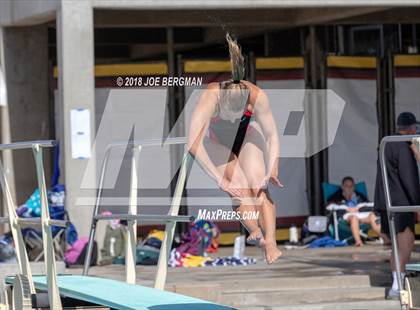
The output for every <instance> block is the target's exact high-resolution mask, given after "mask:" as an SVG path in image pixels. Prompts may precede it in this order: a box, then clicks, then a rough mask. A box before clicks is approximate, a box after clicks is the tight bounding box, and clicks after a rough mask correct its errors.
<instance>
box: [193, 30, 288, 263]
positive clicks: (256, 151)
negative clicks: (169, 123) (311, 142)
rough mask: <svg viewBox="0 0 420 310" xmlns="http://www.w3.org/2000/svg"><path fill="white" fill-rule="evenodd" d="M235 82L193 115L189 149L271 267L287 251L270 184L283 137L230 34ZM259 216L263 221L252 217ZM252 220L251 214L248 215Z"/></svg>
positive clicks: (217, 89) (213, 86)
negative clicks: (247, 76) (280, 240)
mask: <svg viewBox="0 0 420 310" xmlns="http://www.w3.org/2000/svg"><path fill="white" fill-rule="evenodd" d="M226 40H227V42H228V45H229V53H230V61H231V68H232V80H229V81H223V82H220V83H210V84H208V86H207V89H206V90H205V91H204V92H203V94H202V95H201V97H200V99H199V101H198V103H197V106H196V107H195V110H194V112H193V114H192V118H191V124H190V131H189V137H188V147H189V151H190V153H191V154H192V155H193V156H194V157H195V159H196V160H198V162H199V164H200V165H201V166H202V167H203V169H204V170H205V171H206V173H207V174H208V175H209V176H210V177H212V178H213V179H214V180H215V181H216V182H217V184H218V186H219V187H220V189H222V190H223V191H225V192H226V193H228V194H229V195H230V197H231V198H232V200H233V202H234V204H236V205H238V204H239V206H236V211H237V212H238V213H239V214H241V217H242V215H244V216H243V217H242V220H241V222H242V224H243V225H244V226H245V227H246V229H247V230H248V232H249V234H250V235H249V237H248V241H251V242H257V243H259V245H260V246H261V247H262V249H263V251H264V255H265V260H266V262H267V263H268V264H272V263H274V262H275V261H276V260H277V259H278V258H279V257H280V256H281V251H280V250H279V249H278V247H277V244H276V209H275V206H274V204H273V202H272V200H271V199H270V196H269V193H268V188H267V186H268V183H269V182H270V183H272V184H274V185H275V186H279V187H283V185H282V184H281V182H280V181H279V179H278V165H279V137H278V134H277V128H276V124H275V122H274V119H273V116H272V114H271V110H270V106H269V102H268V98H267V96H266V94H265V93H264V92H263V91H262V90H261V89H260V88H259V87H257V86H256V85H254V84H252V83H250V82H248V81H246V80H244V73H245V67H244V57H243V56H242V53H241V49H240V47H239V45H238V44H237V42H236V41H234V40H233V39H232V38H231V37H230V35H229V34H226ZM250 211H254V212H258V214H259V216H258V219H247V217H246V216H245V214H246V213H248V212H250ZM248 214H249V213H248Z"/></svg>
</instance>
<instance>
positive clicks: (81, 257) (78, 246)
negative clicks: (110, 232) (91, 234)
mask: <svg viewBox="0 0 420 310" xmlns="http://www.w3.org/2000/svg"><path fill="white" fill-rule="evenodd" d="M88 241H89V240H88V237H81V238H80V239H78V240H76V241H75V242H74V243H73V245H72V246H71V247H70V248H69V249H68V250H67V251H66V252H65V253H64V261H65V262H66V265H68V266H69V265H83V263H84V261H85V257H86V252H87V246H88ZM97 252H98V246H97V244H96V242H94V243H93V251H92V259H91V263H90V264H91V266H94V265H96V261H97V259H98V253H97Z"/></svg>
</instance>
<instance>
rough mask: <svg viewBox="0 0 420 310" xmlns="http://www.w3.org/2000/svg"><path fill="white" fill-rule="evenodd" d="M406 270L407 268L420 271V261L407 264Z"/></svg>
mask: <svg viewBox="0 0 420 310" xmlns="http://www.w3.org/2000/svg"><path fill="white" fill-rule="evenodd" d="M405 270H407V271H417V272H420V263H417V264H407V265H405Z"/></svg>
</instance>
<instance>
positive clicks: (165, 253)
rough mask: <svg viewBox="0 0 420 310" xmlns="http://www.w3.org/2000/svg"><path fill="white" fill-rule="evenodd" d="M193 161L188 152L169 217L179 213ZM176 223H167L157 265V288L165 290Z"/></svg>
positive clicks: (184, 159) (182, 165)
mask: <svg viewBox="0 0 420 310" xmlns="http://www.w3.org/2000/svg"><path fill="white" fill-rule="evenodd" d="M190 160H191V154H190V153H189V152H188V151H187V152H186V154H185V155H184V158H183V160H182V164H181V169H180V171H179V175H178V180H177V184H176V188H175V192H174V196H173V198H172V203H171V208H170V209H169V212H168V215H170V216H176V215H178V213H179V206H180V205H181V200H182V192H183V190H184V187H185V181H186V179H187V175H188V170H189V165H190ZM175 226H176V222H173V221H171V222H167V223H166V225H165V234H164V237H163V241H162V245H161V247H160V252H159V260H158V264H157V271H156V278H155V288H157V289H161V290H163V289H165V282H166V275H167V273H168V259H169V255H170V254H171V247H172V241H173V239H174V233H175Z"/></svg>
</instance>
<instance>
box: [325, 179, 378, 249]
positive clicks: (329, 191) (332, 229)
mask: <svg viewBox="0 0 420 310" xmlns="http://www.w3.org/2000/svg"><path fill="white" fill-rule="evenodd" d="M340 188H341V187H340V185H337V184H332V183H325V182H324V183H322V191H323V198H324V204H325V206H326V205H327V202H328V199H329V198H330V197H331V196H332V195H333V194H335V193H336V192H337V191H338V190H339V189H340ZM354 190H355V191H356V192H358V193H360V194H362V195H363V196H365V197H366V198H367V197H368V193H367V187H366V183H365V182H359V183H356V184H355V186H354ZM342 215H343V214H340V213H339V212H337V211H332V213H331V218H332V221H330V222H332V223H331V224H330V225H329V226H328V231H329V233H330V235H331V237H333V238H334V237H336V236H337V237H338V239H339V240H342V241H346V242H354V238H353V234H352V232H351V229H350V225H349V223H348V222H347V221H346V220H344V219H343V218H342ZM336 229H337V234H336ZM369 229H370V225H368V224H360V235H361V237H362V238H364V239H367V237H368V234H367V233H368V231H369Z"/></svg>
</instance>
